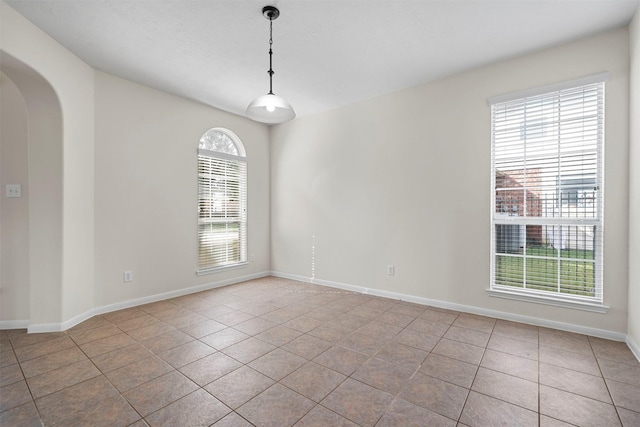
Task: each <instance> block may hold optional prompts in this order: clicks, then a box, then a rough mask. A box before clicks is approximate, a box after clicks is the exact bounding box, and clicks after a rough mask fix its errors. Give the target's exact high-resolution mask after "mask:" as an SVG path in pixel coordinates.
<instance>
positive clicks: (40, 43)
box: [0, 1, 94, 330]
mask: <svg viewBox="0 0 640 427" xmlns="http://www.w3.org/2000/svg"><path fill="white" fill-rule="evenodd" d="M0 20H1V25H0V29H1V37H0V54H1V57H0V66H1V67H2V71H3V72H5V74H7V75H8V76H9V77H10V78H11V79H12V80H13V81H14V82H15V83H16V86H17V87H18V89H19V90H20V92H21V94H22V95H23V97H24V99H25V102H26V105H27V114H28V126H29V131H28V145H29V156H28V157H29V158H28V162H29V229H30V242H29V265H30V271H29V282H30V283H29V288H30V316H31V318H30V327H31V326H34V327H35V329H36V330H37V329H38V328H39V327H41V328H44V329H45V330H46V329H48V326H47V325H59V324H60V322H62V321H64V320H68V319H69V318H72V317H74V316H78V315H80V314H82V313H84V312H86V310H88V309H90V308H92V307H93V299H94V297H93V69H91V67H89V66H88V65H87V64H85V63H83V62H82V61H80V60H79V59H78V58H77V57H75V56H74V55H73V54H71V53H70V52H69V51H68V50H66V49H65V48H63V47H62V46H61V45H59V44H58V43H57V42H55V41H54V40H53V39H52V38H51V37H49V36H48V35H46V34H45V33H44V32H42V31H41V30H40V29H38V28H37V27H35V26H34V25H33V24H31V23H30V22H29V21H27V20H26V19H24V18H23V17H22V16H21V15H19V14H18V13H16V12H15V11H14V10H13V9H12V8H10V7H9V6H7V5H6V4H5V3H4V2H1V1H0ZM63 171H64V172H63ZM36 325H38V326H36Z"/></svg>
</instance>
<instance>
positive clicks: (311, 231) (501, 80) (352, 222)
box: [271, 29, 629, 334]
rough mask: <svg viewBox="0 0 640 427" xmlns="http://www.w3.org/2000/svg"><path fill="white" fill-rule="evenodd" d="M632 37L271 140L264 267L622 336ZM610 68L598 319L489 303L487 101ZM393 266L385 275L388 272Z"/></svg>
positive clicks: (288, 128)
mask: <svg viewBox="0 0 640 427" xmlns="http://www.w3.org/2000/svg"><path fill="white" fill-rule="evenodd" d="M628 67H629V60H628V33H627V30H626V29H621V30H616V31H612V32H608V33H606V34H602V35H599V36H596V37H592V38H589V39H584V40H580V41H577V42H574V43H570V44H567V45H563V46H560V47H556V48H553V49H548V50H545V51H541V52H538V53H535V54H532V55H527V56H523V57H519V58H515V59H512V60H509V61H504V62H501V63H497V64H494V65H491V66H487V67H483V68H480V69H476V70H473V71H469V72H465V73H462V74H458V75H455V76H452V77H449V78H445V79H442V80H439V81H435V82H431V83H428V84H424V85H421V86H418V87H414V88H411V89H408V90H405V91H401V92H398V93H394V94H390V95H387V96H383V97H380V98H377V99H373V100H370V101H365V102H361V103H358V104H354V105H351V106H347V107H344V108H341V109H338V110H334V111H330V112H327V113H323V114H320V115H317V116H313V117H308V118H302V119H298V120H295V121H293V122H290V123H287V124H283V125H279V126H277V127H274V128H273V130H272V150H271V158H272V163H271V193H272V199H271V206H272V211H271V217H272V223H271V227H272V229H271V235H272V246H271V249H272V253H271V256H272V269H273V270H274V271H276V272H279V273H284V274H289V275H294V276H302V277H310V276H311V262H312V260H311V245H312V236H315V277H316V278H317V279H320V280H325V281H331V282H337V283H341V284H347V285H355V286H360V287H365V288H370V289H376V290H379V291H388V292H395V293H399V294H406V295H411V296H417V297H421V298H426V299H432V300H438V301H444V302H448V303H454V304H460V305H465V306H472V307H478V308H482V309H484V310H494V311H498V312H505V313H515V314H519V315H522V316H530V317H535V318H544V319H548V320H551V321H556V322H563V323H569V324H575V325H581V326H582V327H586V328H595V329H603V330H605V331H612V332H615V333H618V334H620V333H625V332H626V324H627V307H628V304H627V271H628V270H627V266H628V259H627V231H628V228H627V223H628V221H627V214H628V183H627V178H628V168H627V161H626V156H627V153H628V151H627V150H628V90H629V68H628ZM602 71H609V72H610V73H611V79H610V81H609V82H608V83H607V88H606V96H607V98H606V111H607V113H606V120H607V122H606V176H605V182H606V191H607V194H606V206H605V211H606V219H605V223H606V226H605V236H606V237H605V247H606V254H605V279H604V280H605V284H604V285H605V304H607V305H609V306H610V310H609V312H608V313H607V314H596V313H591V312H586V311H578V310H574V309H563V308H558V307H551V306H545V305H539V304H531V303H524V302H516V301H510V300H504V299H499V298H492V297H489V296H488V295H487V293H486V290H487V288H488V287H489V273H490V272H489V262H490V253H489V249H490V248H489V237H490V230H489V228H490V225H489V224H490V216H489V214H490V211H491V209H490V205H489V204H490V121H489V120H490V109H489V106H488V105H487V98H488V97H491V96H495V95H499V94H503V93H508V92H512V91H518V90H523V89H528V88H531V87H537V86H542V85H546V84H551V83H555V82H559V81H564V80H569V79H574V78H578V77H583V76H586V75H590V74H595V73H598V72H602ZM387 264H394V265H395V266H396V274H395V276H388V275H387V274H386V266H387Z"/></svg>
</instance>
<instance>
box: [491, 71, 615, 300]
mask: <svg viewBox="0 0 640 427" xmlns="http://www.w3.org/2000/svg"><path fill="white" fill-rule="evenodd" d="M491 118H492V120H491V132H492V187H493V191H492V195H493V214H492V253H493V262H492V264H493V265H492V288H494V289H495V288H501V287H503V288H508V289H509V290H514V289H520V290H523V291H526V292H533V293H537V292H542V293H546V294H548V293H552V294H555V295H556V296H560V297H562V298H570V299H580V300H588V301H591V302H593V301H596V302H602V277H603V276H602V265H603V262H602V260H603V257H602V250H603V185H602V184H603V183H602V177H603V173H602V169H603V164H602V163H603V162H602V161H603V144H604V82H603V81H600V82H595V83H589V84H584V85H580V86H577V87H575V86H574V87H567V88H564V89H560V90H555V91H552V92H547V93H542V94H537V95H531V96H526V97H522V98H518V99H512V100H509V101H504V102H495V103H493V104H492V105H491Z"/></svg>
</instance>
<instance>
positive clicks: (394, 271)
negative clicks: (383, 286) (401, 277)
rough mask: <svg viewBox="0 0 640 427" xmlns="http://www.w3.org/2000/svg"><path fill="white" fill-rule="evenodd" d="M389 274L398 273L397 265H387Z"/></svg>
mask: <svg viewBox="0 0 640 427" xmlns="http://www.w3.org/2000/svg"><path fill="white" fill-rule="evenodd" d="M387 274H388V275H389V276H393V275H394V274H396V266H395V265H393V264H389V265H387Z"/></svg>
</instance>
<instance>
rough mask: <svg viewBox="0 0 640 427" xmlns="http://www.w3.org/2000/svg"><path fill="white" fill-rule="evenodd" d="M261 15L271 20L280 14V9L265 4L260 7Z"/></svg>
mask: <svg viewBox="0 0 640 427" xmlns="http://www.w3.org/2000/svg"><path fill="white" fill-rule="evenodd" d="M262 15H263V16H264V17H265V18H267V19H268V20H269V21H273V20H275V19H278V16H280V11H279V10H278V8H277V7H274V6H265V7H263V8H262Z"/></svg>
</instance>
